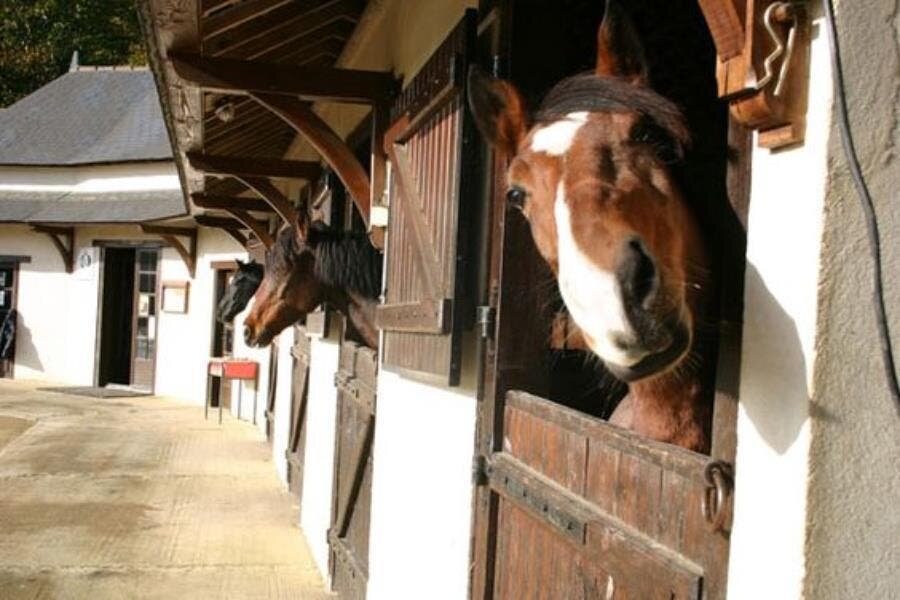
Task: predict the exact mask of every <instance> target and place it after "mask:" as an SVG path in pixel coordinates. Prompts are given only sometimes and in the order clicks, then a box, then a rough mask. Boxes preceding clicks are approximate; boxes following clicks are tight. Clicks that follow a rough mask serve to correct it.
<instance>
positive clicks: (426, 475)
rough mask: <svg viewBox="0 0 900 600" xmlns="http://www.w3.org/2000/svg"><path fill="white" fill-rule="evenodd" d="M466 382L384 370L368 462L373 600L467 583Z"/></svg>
mask: <svg viewBox="0 0 900 600" xmlns="http://www.w3.org/2000/svg"><path fill="white" fill-rule="evenodd" d="M476 406H477V401H476V399H475V393H474V390H472V389H471V388H463V389H460V388H438V387H434V386H429V385H425V384H421V383H417V382H414V381H410V380H408V379H404V378H403V377H401V376H400V375H397V374H396V373H391V372H389V371H384V370H383V371H381V373H379V375H378V417H377V419H376V426H375V444H374V449H373V452H374V455H373V466H372V519H371V532H370V534H369V536H370V537H369V587H368V597H369V598H371V599H372V600H420V599H422V598H428V599H429V600H444V599H446V600H457V599H459V598H465V597H466V593H467V589H468V584H469V559H470V552H469V540H470V537H471V532H470V523H471V517H472V510H471V509H472V451H473V447H474V439H475V416H476Z"/></svg>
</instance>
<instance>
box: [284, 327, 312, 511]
mask: <svg viewBox="0 0 900 600" xmlns="http://www.w3.org/2000/svg"><path fill="white" fill-rule="evenodd" d="M309 352H310V340H309V337H308V336H307V335H306V330H305V329H304V328H303V327H302V326H300V325H295V326H294V345H293V346H292V347H291V356H292V357H293V359H294V365H293V369H292V372H291V425H290V435H289V438H288V447H287V449H286V450H285V458H286V459H287V463H288V465H287V466H288V468H287V474H288V487H289V488H290V490H291V492H292V493H294V494H295V495H296V496H297V497H300V496H301V495H302V493H303V454H304V453H303V450H304V448H305V447H306V409H307V405H308V401H309V363H310V357H309Z"/></svg>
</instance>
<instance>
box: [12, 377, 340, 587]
mask: <svg viewBox="0 0 900 600" xmlns="http://www.w3.org/2000/svg"><path fill="white" fill-rule="evenodd" d="M296 523H297V510H296V506H295V505H294V503H293V502H292V499H291V497H290V496H289V494H288V493H287V492H286V491H284V490H283V489H282V487H281V485H280V484H279V482H278V480H277V478H276V476H275V470H274V468H273V466H272V462H271V459H270V450H269V447H268V446H267V445H266V443H265V442H264V441H261V439H260V436H259V434H258V433H257V432H256V430H255V429H254V428H253V427H252V426H250V425H248V424H245V423H242V422H237V421H234V420H226V422H225V423H224V424H223V425H222V426H221V427H219V426H218V425H216V424H215V422H214V421H212V420H211V421H209V422H205V421H204V420H203V413H202V411H201V409H200V408H197V407H189V406H185V405H183V404H179V403H177V402H173V401H170V400H165V399H161V398H155V397H154V398H147V397H145V398H116V399H96V398H88V397H82V396H70V395H64V394H59V393H53V392H41V391H37V389H36V387H35V386H34V385H29V384H25V383H19V382H10V381H8V380H0V598H2V599H3V600H10V599H19V598H27V599H37V598H41V599H45V598H46V599H68V598H72V599H75V598H77V599H82V598H85V599H91V600H93V599H105V598H141V599H143V598H161V599H162V598H165V599H167V600H168V599H187V600H195V599H198V600H199V599H204V598H216V599H219V598H235V599H242V598H299V599H310V600H313V599H315V600H321V599H324V598H328V597H330V596H329V595H327V594H325V593H324V592H323V587H322V581H321V577H320V576H319V574H318V572H317V571H316V569H315V567H314V566H313V562H312V558H311V557H310V554H309V550H308V549H307V547H306V543H305V541H304V540H303V536H302V534H301V532H300V530H299V528H298V526H297V525H296Z"/></svg>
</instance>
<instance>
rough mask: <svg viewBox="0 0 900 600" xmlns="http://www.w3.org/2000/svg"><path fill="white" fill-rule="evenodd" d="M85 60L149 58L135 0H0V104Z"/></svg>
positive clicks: (130, 61) (142, 61)
mask: <svg viewBox="0 0 900 600" xmlns="http://www.w3.org/2000/svg"><path fill="white" fill-rule="evenodd" d="M75 50H78V54H79V56H80V62H81V64H84V65H122V64H130V65H142V64H146V62H147V53H146V50H145V48H144V45H143V39H142V36H141V29H140V25H139V24H138V18H137V11H136V9H135V6H134V1H133V0H0V106H8V105H10V104H12V103H13V102H15V101H16V100H18V99H19V98H22V97H23V96H27V95H28V94H30V93H31V92H33V91H35V90H36V89H38V88H39V87H41V86H43V85H46V84H47V83H48V82H50V81H51V80H53V79H55V78H57V77H59V76H60V75H62V74H63V73H65V72H66V71H67V70H68V68H69V63H70V61H71V59H72V53H73V52H74V51H75Z"/></svg>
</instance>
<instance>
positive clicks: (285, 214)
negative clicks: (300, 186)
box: [237, 177, 297, 227]
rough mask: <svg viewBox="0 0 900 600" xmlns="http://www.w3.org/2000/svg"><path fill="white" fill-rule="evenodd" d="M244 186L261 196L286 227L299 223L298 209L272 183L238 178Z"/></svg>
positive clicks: (261, 178)
mask: <svg viewBox="0 0 900 600" xmlns="http://www.w3.org/2000/svg"><path fill="white" fill-rule="evenodd" d="M237 179H239V180H240V181H241V183H243V184H244V185H246V186H247V187H248V188H250V189H251V190H253V191H254V192H256V193H257V194H259V196H260V198H262V199H263V200H265V201H266V202H267V203H268V204H269V206H271V207H272V210H274V211H275V212H276V213H278V216H279V217H281V220H282V221H284V222H285V224H286V225H290V226H291V227H293V226H294V225H296V223H297V209H296V208H294V205H293V204H291V201H290V200H288V198H287V196H285V195H284V194H282V193H281V190H279V189H278V188H277V187H275V186H274V185H273V184H272V182H271V181H269V180H268V179H265V178H263V177H238V178H237Z"/></svg>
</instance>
